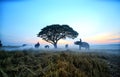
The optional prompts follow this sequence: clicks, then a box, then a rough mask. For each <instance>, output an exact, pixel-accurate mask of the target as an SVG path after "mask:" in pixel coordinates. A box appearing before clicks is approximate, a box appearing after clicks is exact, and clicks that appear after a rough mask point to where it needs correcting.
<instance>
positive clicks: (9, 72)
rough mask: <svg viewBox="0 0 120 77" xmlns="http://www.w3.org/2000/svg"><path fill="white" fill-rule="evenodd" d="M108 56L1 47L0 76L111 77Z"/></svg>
mask: <svg viewBox="0 0 120 77" xmlns="http://www.w3.org/2000/svg"><path fill="white" fill-rule="evenodd" d="M114 58H115V57H114ZM118 58H119V57H118ZM107 59H108V60H109V57H108V56H107V57H106V56H104V55H98V54H95V53H79V52H71V51H69V52H68V51H63V52H62V51H61V52H52V51H51V52H44V51H43V52H35V51H33V50H31V51H30V50H25V51H24V50H23V51H12V52H7V51H0V77H111V76H110V71H109V67H108V63H107ZM116 77H117V76H116Z"/></svg>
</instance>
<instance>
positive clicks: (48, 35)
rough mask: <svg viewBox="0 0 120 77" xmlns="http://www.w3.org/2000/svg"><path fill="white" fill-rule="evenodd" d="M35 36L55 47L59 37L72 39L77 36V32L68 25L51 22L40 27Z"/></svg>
mask: <svg viewBox="0 0 120 77" xmlns="http://www.w3.org/2000/svg"><path fill="white" fill-rule="evenodd" d="M37 36H38V37H41V38H42V39H43V40H45V41H46V42H49V43H51V44H53V45H54V48H57V43H58V41H59V40H60V39H66V37H68V38H72V39H74V38H76V37H77V36H78V33H77V32H76V31H75V30H73V29H72V28H71V27H69V26H68V25H59V24H53V25H49V26H46V27H44V28H43V29H41V31H40V32H39V33H38V35H37Z"/></svg>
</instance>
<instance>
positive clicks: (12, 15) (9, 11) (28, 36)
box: [0, 0, 120, 45]
mask: <svg viewBox="0 0 120 77" xmlns="http://www.w3.org/2000/svg"><path fill="white" fill-rule="evenodd" d="M0 11H1V13H0V40H1V41H2V43H3V44H4V45H14V44H15V45H19V44H24V43H27V44H34V43H36V42H38V41H39V42H40V43H41V44H47V43H46V42H45V41H43V40H41V39H40V38H38V37H37V34H38V32H39V31H40V30H41V29H42V28H44V27H45V26H46V25H51V24H61V25H62V24H68V25H69V26H70V27H72V28H73V29H74V30H76V31H77V32H78V33H79V36H78V37H77V38H76V39H74V40H73V39H66V40H60V41H59V44H61V45H62V44H63V45H64V44H73V42H74V41H77V40H79V38H82V40H83V41H86V42H88V43H90V44H116V43H117V44H118V43H120V30H119V29H120V1H119V0H18V1H17V0H1V1H0Z"/></svg>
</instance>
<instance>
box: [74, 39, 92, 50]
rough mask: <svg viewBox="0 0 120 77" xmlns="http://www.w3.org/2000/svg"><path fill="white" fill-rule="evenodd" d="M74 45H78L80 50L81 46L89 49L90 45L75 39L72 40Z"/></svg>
mask: <svg viewBox="0 0 120 77" xmlns="http://www.w3.org/2000/svg"><path fill="white" fill-rule="evenodd" d="M74 44H75V45H79V50H81V47H83V48H85V49H87V50H89V49H90V45H89V44H88V43H87V42H80V41H76V42H74Z"/></svg>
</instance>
